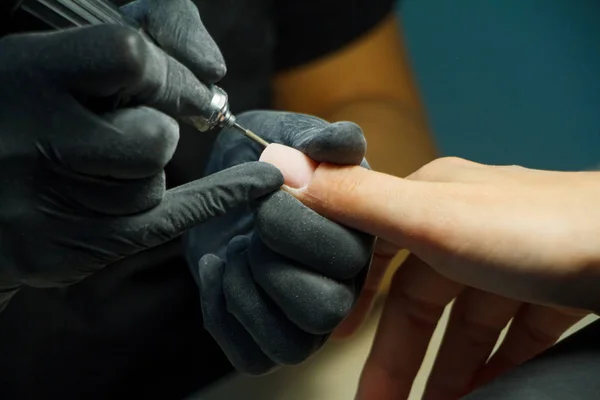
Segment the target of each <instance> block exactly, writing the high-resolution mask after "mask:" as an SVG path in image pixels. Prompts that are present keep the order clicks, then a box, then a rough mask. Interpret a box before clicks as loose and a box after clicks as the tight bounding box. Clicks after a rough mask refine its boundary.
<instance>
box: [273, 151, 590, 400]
mask: <svg viewBox="0 0 600 400" xmlns="http://www.w3.org/2000/svg"><path fill="white" fill-rule="evenodd" d="M262 160H263V161H267V162H271V163H272V164H274V165H276V166H278V165H283V164H286V169H285V170H284V173H285V175H286V179H287V180H288V182H290V183H293V185H292V186H295V189H291V190H290V192H291V193H293V195H294V196H295V197H297V198H298V199H300V200H301V201H302V202H303V203H305V204H306V205H308V206H309V207H311V208H313V209H315V210H316V211H317V212H319V213H321V214H323V215H325V216H327V217H328V218H331V219H334V220H337V221H339V222H341V223H344V224H346V225H348V226H351V227H354V228H357V229H360V230H363V231H365V232H368V233H370V234H373V235H375V236H377V237H379V241H380V245H379V246H380V247H383V248H386V249H388V251H389V248H396V249H398V248H405V249H408V250H409V251H410V252H411V256H410V257H409V259H408V260H407V261H406V262H405V263H404V264H403V265H402V267H401V268H400V269H399V270H398V272H397V273H396V275H395V278H394V281H393V283H392V286H391V289H390V295H389V297H388V299H387V302H386V305H385V308H384V311H383V315H382V319H381V322H380V325H379V328H378V333H377V335H376V338H375V342H374V344H373V348H372V350H371V354H370V356H369V358H368V361H367V363H366V365H365V368H364V370H363V374H362V377H361V381H360V388H359V393H358V397H357V398H358V399H363V398H364V399H371V398H377V399H384V400H385V399H402V398H407V396H408V394H409V392H410V389H411V387H412V384H413V379H414V377H415V376H416V374H417V372H418V369H419V367H420V366H421V362H422V358H423V356H424V354H425V350H426V348H427V344H428V343H429V340H430V338H431V335H432V333H433V330H434V328H435V325H436V323H437V322H438V320H439V318H440V316H441V314H442V311H443V309H444V307H445V306H446V305H447V304H449V303H450V302H451V301H452V300H454V301H455V303H454V307H453V312H452V315H451V318H450V322H449V326H448V329H447V330H446V333H445V337H444V341H443V344H442V347H441V349H440V352H439V353H438V356H437V359H436V363H435V365H434V369H433V372H432V375H431V377H430V379H429V381H428V385H427V388H426V392H425V396H424V398H425V399H432V400H433V399H435V400H437V399H456V398H459V397H461V396H462V395H464V394H465V393H468V392H469V391H471V390H472V389H473V388H475V387H477V386H479V385H481V384H483V383H485V382H487V381H489V380H490V379H492V378H493V377H495V376H497V375H498V374H501V373H503V372H505V371H506V370H508V369H510V368H512V367H514V366H516V365H519V364H521V363H523V362H524V361H526V360H528V359H530V358H532V357H533V356H535V355H537V354H539V353H540V352H542V351H544V350H545V349H547V348H548V347H550V346H552V345H553V344H554V343H555V341H556V340H557V339H558V338H559V337H560V336H561V334H562V333H564V332H565V331H566V330H567V329H568V328H569V327H570V326H572V325H573V324H574V323H575V322H577V321H579V320H580V319H581V318H582V317H583V316H585V315H587V314H588V311H586V310H594V311H597V310H598V309H600V295H598V292H597V287H598V283H599V282H600V241H599V239H598V238H599V237H600V223H598V221H600V206H598V204H600V172H554V171H539V170H530V169H526V168H521V167H515V166H507V167H492V166H486V165H482V164H477V163H473V162H470V161H467V160H462V159H456V158H443V159H438V160H436V161H434V162H432V163H429V164H427V165H425V166H424V167H422V168H421V169H419V170H417V171H416V172H415V173H413V174H411V175H409V176H408V177H407V178H406V179H400V178H397V177H393V176H391V175H387V174H382V173H379V172H374V171H368V170H366V169H363V168H360V167H344V166H333V165H327V164H320V165H317V164H315V163H311V162H310V160H307V159H306V157H305V156H304V155H302V154H300V153H298V152H296V151H294V150H292V149H289V148H285V147H282V146H270V147H269V148H267V150H266V151H265V153H263V157H262ZM300 165H303V167H302V168H304V169H303V171H304V172H303V174H302V176H295V177H293V176H291V175H292V174H294V172H295V171H297V170H298V169H297V168H296V167H294V166H300ZM307 171H309V172H307ZM491 310H493V312H490V311H491ZM511 319H512V325H511V327H510V329H509V332H508V335H507V338H506V340H505V341H504V342H503V344H502V345H501V347H500V349H499V351H498V352H497V353H495V355H494V356H493V357H492V358H491V359H490V360H487V358H488V356H489V355H490V352H491V351H492V349H493V347H494V344H495V342H496V340H497V339H498V335H499V334H500V331H501V330H502V329H503V328H504V327H505V326H506V324H507V323H508V322H509V321H510V320H511Z"/></svg>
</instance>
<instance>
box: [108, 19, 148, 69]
mask: <svg viewBox="0 0 600 400" xmlns="http://www.w3.org/2000/svg"><path fill="white" fill-rule="evenodd" d="M112 41H113V45H114V46H115V48H114V54H118V55H119V56H120V62H121V66H120V67H121V70H122V72H123V73H125V74H127V76H129V77H131V78H133V79H136V78H137V79H139V78H140V77H142V76H143V75H144V72H145V70H146V68H147V64H148V46H149V44H148V42H147V40H146V39H145V38H144V36H143V35H142V34H141V33H140V32H138V31H136V30H135V29H133V28H130V27H125V26H117V27H114V29H113V40H112Z"/></svg>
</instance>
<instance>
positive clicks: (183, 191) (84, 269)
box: [0, 26, 283, 308]
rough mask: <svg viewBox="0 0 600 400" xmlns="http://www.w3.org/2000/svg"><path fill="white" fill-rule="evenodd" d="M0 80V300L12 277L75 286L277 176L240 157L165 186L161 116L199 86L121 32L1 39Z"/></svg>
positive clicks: (171, 141)
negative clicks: (172, 186)
mask: <svg viewBox="0 0 600 400" xmlns="http://www.w3.org/2000/svg"><path fill="white" fill-rule="evenodd" d="M211 46H212V45H211ZM219 62H220V61H219ZM214 63H215V61H214V60H212V61H208V64H209V65H215V64H214ZM204 69H205V70H207V71H208V70H213V69H214V68H213V67H210V66H207V67H204ZM200 72H201V68H198V71H197V73H200ZM0 77H1V80H2V84H1V85H0V104H1V105H2V106H1V107H0V188H1V190H0V308H1V306H2V303H3V302H6V299H7V298H8V297H9V296H10V295H11V294H13V293H14V292H15V291H16V290H17V289H18V288H19V287H20V286H21V285H29V286H33V287H53V286H62V285H68V284H71V283H74V282H77V281H79V280H81V279H83V278H85V277H86V276H88V275H90V274H92V273H93V272H94V271H97V270H99V269H100V268H102V267H104V266H106V265H108V264H111V263H113V262H115V261H117V260H119V259H122V258H124V257H126V256H129V255H132V254H134V253H137V252H140V251H142V250H144V249H147V248H150V247H153V246H157V245H159V244H162V243H164V242H167V241H169V240H171V239H172V238H174V237H176V236H178V235H180V234H181V233H182V232H184V231H185V230H187V229H188V228H190V227H192V226H195V225H197V224H199V223H201V222H202V221H204V220H206V219H207V218H209V217H211V216H213V215H219V214H222V213H224V212H225V211H226V210H227V209H228V208H230V207H233V206H236V205H239V204H243V203H245V202H247V201H249V200H251V199H255V198H257V197H260V196H263V195H265V194H267V193H270V192H271V191H273V190H275V189H277V188H279V187H280V185H281V184H282V183H283V178H282V177H281V174H280V172H279V171H278V170H277V169H275V168H274V167H271V166H269V165H267V164H264V163H249V164H245V165H239V166H236V167H234V168H231V169H228V170H225V171H221V172H219V173H217V174H215V175H213V176H210V177H207V178H205V179H202V180H199V181H196V182H192V183H190V184H188V185H185V186H182V187H179V188H176V189H174V190H170V191H166V189H165V177H164V172H163V168H164V166H165V164H166V163H167V162H168V161H169V159H170V158H171V156H172V155H173V152H174V151H175V148H176V146H177V141H178V134H179V131H178V125H177V123H176V122H175V121H174V120H173V118H172V117H173V116H176V115H188V114H197V113H198V112H199V110H200V109H201V108H202V107H204V106H205V104H206V102H207V101H209V97H208V91H207V89H206V87H204V86H203V85H202V84H201V83H200V81H199V80H198V79H196V77H194V75H193V74H192V73H191V72H190V71H189V70H188V69H187V68H185V67H184V66H183V65H182V64H180V63H179V62H177V61H176V60H175V59H173V58H171V57H169V56H168V55H167V54H166V53H164V52H163V51H160V50H159V49H158V48H157V47H156V46H154V45H153V44H151V43H149V41H147V40H145V39H143V37H142V36H141V35H140V34H139V33H138V32H136V31H134V30H132V29H130V28H126V27H120V26H96V27H86V28H80V29H73V30H67V31H62V32H53V33H44V34H30V35H15V36H8V37H5V38H3V39H2V40H0ZM202 78H203V76H200V79H202ZM115 104H121V107H120V108H115V107H114V105H115Z"/></svg>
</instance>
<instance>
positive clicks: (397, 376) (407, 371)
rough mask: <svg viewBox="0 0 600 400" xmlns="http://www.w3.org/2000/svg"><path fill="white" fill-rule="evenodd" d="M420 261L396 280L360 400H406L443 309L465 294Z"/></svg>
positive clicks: (405, 267) (411, 258)
mask: <svg viewBox="0 0 600 400" xmlns="http://www.w3.org/2000/svg"><path fill="white" fill-rule="evenodd" d="M462 288H463V287H462V285H460V284H458V283H455V282H453V281H451V280H449V279H446V278H444V277H443V276H442V275H440V274H438V273H437V272H435V271H434V270H433V269H431V268H430V267H429V266H428V265H427V264H425V263H424V262H423V261H421V260H420V259H418V258H416V257H415V256H409V258H408V259H407V260H406V262H405V263H404V264H403V265H402V266H401V267H400V269H399V270H398V271H397V272H396V274H395V276H394V280H393V282H392V286H391V288H390V294H389V296H388V299H387V301H386V305H385V308H384V310H383V314H382V316H381V321H380V323H379V327H378V329H377V335H376V337H375V340H374V342H373V347H372V348H371V353H370V354H369V358H368V359H367V362H366V364H365V368H364V370H363V373H362V376H361V379H360V384H359V390H358V395H357V396H356V398H357V399H378V400H387V399H406V398H407V397H408V394H409V393H410V390H411V388H412V384H413V380H414V379H415V376H416V375H417V372H418V371H419V368H420V367H421V364H422V361H423V357H424V356H425V353H426V351H427V348H428V345H429V341H430V339H431V336H432V334H433V332H434V330H435V328H436V326H437V323H438V321H439V319H440V317H441V316H442V313H443V311H444V308H445V307H446V305H447V304H448V303H450V301H452V299H453V298H454V297H456V296H457V295H458V294H459V293H460V291H461V290H462Z"/></svg>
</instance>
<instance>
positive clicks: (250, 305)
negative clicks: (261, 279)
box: [223, 237, 324, 365]
mask: <svg viewBox="0 0 600 400" xmlns="http://www.w3.org/2000/svg"><path fill="white" fill-rule="evenodd" d="M249 241H250V240H249V239H248V238H247V237H237V238H234V239H233V240H232V241H231V243H230V244H229V247H228V249H227V264H226V267H225V273H224V275H223V290H224V292H225V301H226V303H227V310H228V311H229V312H230V313H231V314H233V315H235V317H236V318H237V320H238V321H239V322H240V323H241V324H242V325H243V326H244V328H246V330H247V331H248V332H249V333H250V335H252V337H253V338H254V340H255V341H256V343H257V344H258V345H259V346H260V348H261V349H262V351H263V352H264V353H265V354H266V355H267V356H268V357H269V358H270V359H272V360H273V361H275V362H276V363H278V364H281V365H294V364H298V363H300V362H302V361H304V360H305V359H306V358H308V357H309V356H310V355H311V354H313V353H314V352H315V351H316V350H317V349H318V348H319V347H321V345H322V344H323V342H324V338H323V337H322V336H314V335H311V334H309V333H307V332H304V331H302V330H300V329H298V327H296V326H295V325H294V324H293V323H292V322H291V321H290V320H289V319H288V318H287V317H286V316H285V314H284V313H283V312H281V310H280V309H278V307H277V306H276V305H275V304H274V303H273V302H272V301H271V300H270V299H269V298H268V297H266V296H265V295H264V294H263V293H262V292H261V291H260V289H259V288H258V287H257V286H256V283H255V282H254V279H253V278H252V273H251V272H250V265H249V263H248V258H247V254H246V252H247V247H248V245H249Z"/></svg>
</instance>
